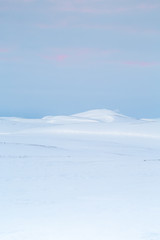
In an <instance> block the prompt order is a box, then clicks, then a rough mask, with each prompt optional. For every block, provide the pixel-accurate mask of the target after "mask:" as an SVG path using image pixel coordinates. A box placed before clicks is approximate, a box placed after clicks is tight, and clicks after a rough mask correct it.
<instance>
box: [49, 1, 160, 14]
mask: <svg viewBox="0 0 160 240" xmlns="http://www.w3.org/2000/svg"><path fill="white" fill-rule="evenodd" d="M53 2H54V3H55V6H54V10H56V11H62V12H75V13H89V14H121V13H132V12H135V11H137V10H141V11H145V10H154V9H157V8H159V7H160V4H149V3H148V4H147V3H145V4H137V5H132V6H126V5H124V6H118V7H112V6H109V5H108V4H106V3H105V2H103V1H102V2H101V1H99V2H98V3H99V5H98V7H94V6H93V4H92V2H90V1H85V2H84V1H59V2H57V1H53Z"/></svg>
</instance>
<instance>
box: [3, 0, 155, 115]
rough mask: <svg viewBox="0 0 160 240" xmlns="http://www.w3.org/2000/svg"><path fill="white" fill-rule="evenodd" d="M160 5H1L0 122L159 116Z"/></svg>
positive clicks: (48, 1)
mask: <svg viewBox="0 0 160 240" xmlns="http://www.w3.org/2000/svg"><path fill="white" fill-rule="evenodd" d="M159 23H160V1H159V0H128V1H127V0H0V29H1V37H0V86H1V87H0V116H19V117H29V118H30V117H36V118H38V117H43V116H45V115H59V114H72V113H77V112H82V111H86V110H90V109H96V108H107V109H112V110H119V111H120V112H121V113H123V114H126V115H129V116H133V117H137V118H140V117H148V118H154V117H160V111H159V104H160V93H159V92H160V47H159V45H160V24H159Z"/></svg>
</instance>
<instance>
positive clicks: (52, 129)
mask: <svg viewBox="0 0 160 240" xmlns="http://www.w3.org/2000/svg"><path fill="white" fill-rule="evenodd" d="M159 146H160V120H159V119H151V120H148V119H140V120H137V119H133V118H129V117H127V116H124V115H121V114H119V113H116V112H113V111H110V110H105V109H102V110H101V109H100V110H92V111H88V112H84V113H80V114H74V115H71V116H48V117H44V118H42V119H20V118H0V192H1V194H0V213H1V217H0V239H1V240H75V239H76V240H159V239H160V227H159V223H160V188H159V186H160V174H159V173H160V147H159Z"/></svg>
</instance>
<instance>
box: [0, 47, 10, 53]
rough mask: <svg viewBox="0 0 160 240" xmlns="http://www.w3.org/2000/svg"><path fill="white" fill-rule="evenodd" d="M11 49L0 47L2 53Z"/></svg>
mask: <svg viewBox="0 0 160 240" xmlns="http://www.w3.org/2000/svg"><path fill="white" fill-rule="evenodd" d="M8 52H9V49H8V48H0V53H8Z"/></svg>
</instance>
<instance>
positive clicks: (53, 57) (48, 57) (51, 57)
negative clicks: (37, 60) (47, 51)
mask: <svg viewBox="0 0 160 240" xmlns="http://www.w3.org/2000/svg"><path fill="white" fill-rule="evenodd" d="M43 58H44V59H46V60H49V61H56V62H64V61H65V60H66V59H67V58H69V55H67V54H56V55H45V56H43Z"/></svg>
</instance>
